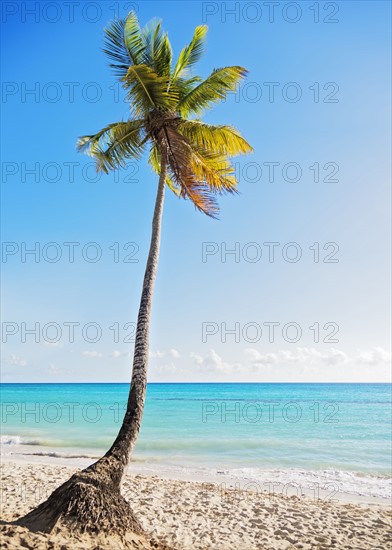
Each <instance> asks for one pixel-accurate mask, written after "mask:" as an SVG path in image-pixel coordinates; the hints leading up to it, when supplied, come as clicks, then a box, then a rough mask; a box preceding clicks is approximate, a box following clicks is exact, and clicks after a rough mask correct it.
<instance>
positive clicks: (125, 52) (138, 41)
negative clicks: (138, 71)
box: [103, 12, 145, 78]
mask: <svg viewBox="0 0 392 550" xmlns="http://www.w3.org/2000/svg"><path fill="white" fill-rule="evenodd" d="M104 32H105V48H104V50H103V51H104V53H105V54H106V55H107V56H108V57H109V59H110V60H111V61H112V63H110V66H111V67H112V68H113V69H114V72H115V74H116V75H117V76H119V77H120V78H123V77H124V76H125V75H126V73H127V71H128V68H129V66H130V65H137V64H139V63H141V62H142V55H143V52H144V50H145V44H144V41H143V36H142V33H141V29H140V25H139V21H138V18H137V16H136V14H135V12H131V13H130V14H129V15H128V16H127V18H126V19H116V20H115V21H112V22H111V23H110V25H109V26H108V27H107V28H106V29H105V31H104Z"/></svg>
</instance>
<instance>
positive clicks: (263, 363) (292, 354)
mask: <svg viewBox="0 0 392 550" xmlns="http://www.w3.org/2000/svg"><path fill="white" fill-rule="evenodd" d="M245 353H246V355H247V357H248V359H249V361H250V363H251V365H252V366H253V367H255V368H256V369H258V370H262V369H265V368H271V366H272V365H276V364H278V363H279V364H280V365H282V366H284V365H290V364H295V365H299V366H302V367H305V368H306V367H308V368H311V367H318V366H333V365H338V364H344V363H346V362H347V361H348V356H347V355H346V354H345V353H344V352H343V351H340V350H338V349H335V348H331V349H330V350H327V351H325V352H321V351H318V350H316V349H315V348H295V349H294V350H292V351H291V350H280V351H277V352H274V353H267V354H262V353H260V352H259V351H258V350H256V349H253V348H248V349H246V350H245Z"/></svg>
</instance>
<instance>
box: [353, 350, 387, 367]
mask: <svg viewBox="0 0 392 550" xmlns="http://www.w3.org/2000/svg"><path fill="white" fill-rule="evenodd" d="M356 360H357V362H358V363H361V364H363V365H368V366H374V365H380V364H384V365H385V364H387V365H388V364H390V363H391V353H390V352H388V351H386V350H385V349H383V348H380V347H375V348H373V349H371V350H370V351H367V352H360V353H359V354H358V356H357V357H356Z"/></svg>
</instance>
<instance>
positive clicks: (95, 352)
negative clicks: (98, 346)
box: [82, 351, 102, 359]
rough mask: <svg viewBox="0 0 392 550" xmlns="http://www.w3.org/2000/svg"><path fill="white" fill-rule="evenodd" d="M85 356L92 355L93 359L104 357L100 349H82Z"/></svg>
mask: <svg viewBox="0 0 392 550" xmlns="http://www.w3.org/2000/svg"><path fill="white" fill-rule="evenodd" d="M82 355H83V357H90V358H91V359H100V358H101V357H102V353H100V352H99V351H82Z"/></svg>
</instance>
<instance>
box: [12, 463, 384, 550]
mask: <svg viewBox="0 0 392 550" xmlns="http://www.w3.org/2000/svg"><path fill="white" fill-rule="evenodd" d="M76 469H77V468H76V467H75V466H72V467H70V466H65V465H64V464H61V463H58V462H57V463H56V462H55V461H49V463H44V461H42V460H41V461H40V462H38V461H29V460H23V461H18V460H16V461H13V460H11V459H10V458H5V460H3V463H2V467H1V481H2V484H1V486H2V491H1V493H2V513H1V519H2V526H1V531H2V537H3V548H5V549H15V550H16V549H17V548H18V549H19V548H31V549H33V548H34V549H47V548H51V549H54V550H68V549H71V548H72V549H73V548H75V549H82V548H88V549H90V548H91V549H95V550H98V549H105V550H106V549H107V550H108V549H111V548H113V549H116V550H121V549H122V548H151V547H152V546H150V545H149V543H148V542H146V541H144V540H142V539H138V538H137V537H134V538H133V539H129V540H127V541H120V540H118V539H113V540H108V539H100V538H99V537H96V538H94V539H91V538H89V537H88V536H83V537H81V536H79V537H78V538H70V536H69V535H68V534H66V533H64V532H62V531H61V530H60V531H59V532H57V533H52V534H50V535H44V534H40V533H31V532H29V531H28V530H27V529H24V528H21V527H17V526H14V525H10V523H9V522H12V521H13V520H15V519H17V517H19V516H20V515H21V514H24V513H26V512H27V511H29V510H30V509H32V508H33V507H34V506H36V505H37V504H38V503H39V502H41V501H42V500H44V499H45V497H46V496H48V495H49V494H50V492H51V491H52V490H54V489H55V488H56V487H57V486H58V485H60V484H61V483H62V482H64V481H66V480H67V479H68V477H69V476H70V475H71V474H72V473H73V472H74V471H75V470H76ZM244 488H245V490H244ZM123 494H124V495H125V496H126V498H127V499H128V500H129V501H130V502H132V506H133V508H134V510H135V512H136V514H137V516H138V518H139V519H140V521H141V523H142V525H143V527H144V528H145V530H146V532H147V533H149V534H150V535H151V537H152V539H153V540H154V541H155V547H156V548H172V549H178V550H188V549H199V550H202V549H214V550H215V549H216V550H217V549H222V550H223V549H225V550H237V549H241V550H242V549H243V550H252V549H263V550H275V549H277V550H284V549H291V548H298V549H302V550H313V549H314V550H315V549H318V550H322V549H325V550H326V549H327V548H336V549H354V548H355V549H356V550H362V549H363V550H365V549H380V550H381V549H386V548H389V547H390V545H391V540H392V539H391V534H390V533H391V529H390V527H391V513H390V508H389V507H388V506H387V505H386V504H381V503H377V504H370V503H358V502H355V503H349V502H347V498H346V500H345V502H341V501H336V502H330V501H325V500H317V499H315V498H311V496H310V495H309V494H308V495H305V494H304V495H302V496H300V497H298V496H294V495H293V496H285V495H283V494H279V493H271V492H268V491H266V492H259V491H257V490H252V486H251V484H248V486H245V485H242V486H241V484H238V485H237V486H236V485H235V484H234V485H232V486H230V484H229V483H217V480H216V482H214V483H211V482H204V483H203V482H202V481H184V480H175V479H167V478H166V479H163V478H161V477H158V476H157V475H141V474H138V473H136V472H133V473H132V475H131V474H130V475H127V477H126V480H125V482H124V486H123ZM385 503H387V501H385Z"/></svg>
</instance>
